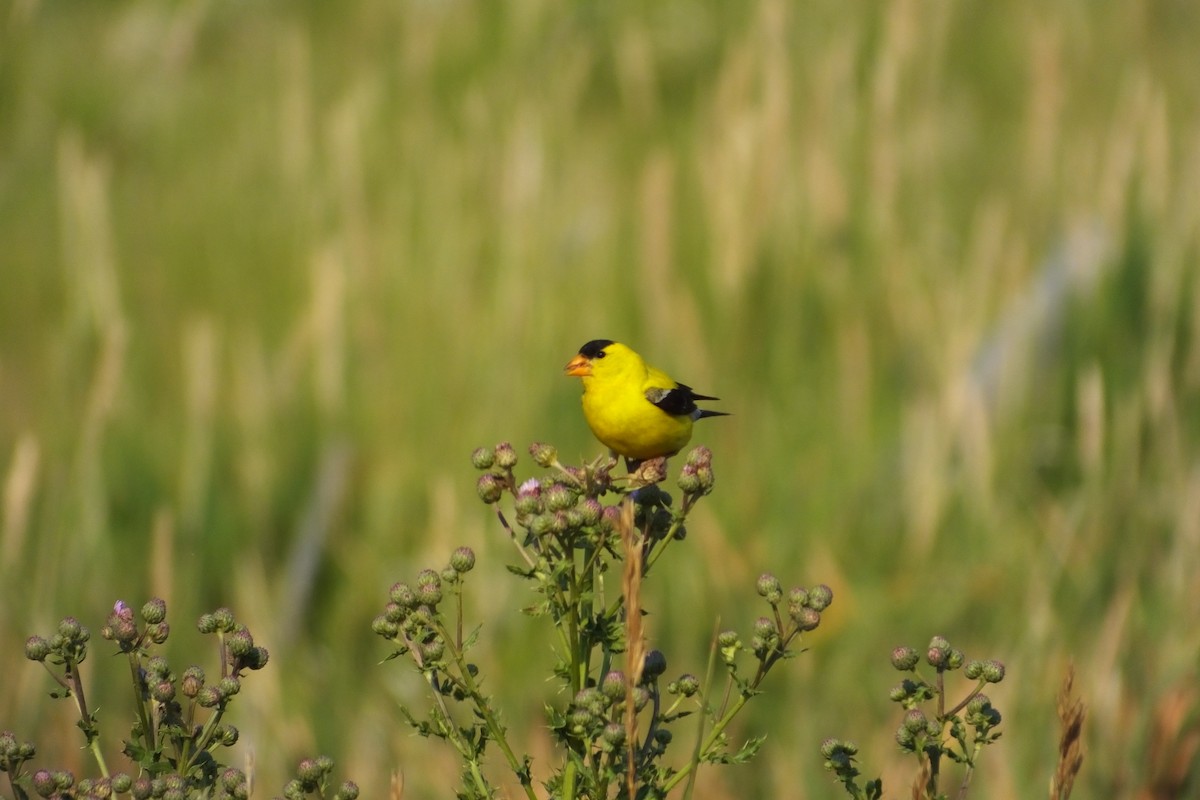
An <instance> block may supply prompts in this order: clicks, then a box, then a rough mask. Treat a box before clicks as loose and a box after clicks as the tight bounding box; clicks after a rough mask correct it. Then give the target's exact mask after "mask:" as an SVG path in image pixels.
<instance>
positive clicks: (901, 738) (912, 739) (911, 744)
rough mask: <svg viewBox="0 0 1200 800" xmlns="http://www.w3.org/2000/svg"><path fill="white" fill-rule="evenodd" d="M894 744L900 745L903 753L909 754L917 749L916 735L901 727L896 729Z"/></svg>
mask: <svg viewBox="0 0 1200 800" xmlns="http://www.w3.org/2000/svg"><path fill="white" fill-rule="evenodd" d="M896 744H898V745H900V749H901V750H903V751H904V752H906V753H911V752H913V751H914V750H916V749H917V735H916V734H915V733H913V732H912V731H910V730H909V729H908V728H907V727H906V726H904V725H901V726H900V727H899V728H897V729H896Z"/></svg>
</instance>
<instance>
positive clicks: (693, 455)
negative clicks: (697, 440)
mask: <svg viewBox="0 0 1200 800" xmlns="http://www.w3.org/2000/svg"><path fill="white" fill-rule="evenodd" d="M686 463H687V465H688V466H692V467H707V466H708V465H709V464H711V463H712V451H711V450H709V449H708V448H707V447H704V446H703V445H701V446H700V447H693V448H692V450H691V451H690V452H689V453H688V454H687V461H686Z"/></svg>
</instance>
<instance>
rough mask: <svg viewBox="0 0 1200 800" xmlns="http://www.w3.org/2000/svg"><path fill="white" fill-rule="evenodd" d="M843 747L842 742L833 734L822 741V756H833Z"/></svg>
mask: <svg viewBox="0 0 1200 800" xmlns="http://www.w3.org/2000/svg"><path fill="white" fill-rule="evenodd" d="M841 749H842V743H841V742H839V741H838V740H837V739H834V738H833V737H832V736H831V737H829V738H828V739H825V740H824V741H823V742H821V756H822V757H823V758H827V759H828V758H833V754H834V753H837V752H839V751H840V750H841Z"/></svg>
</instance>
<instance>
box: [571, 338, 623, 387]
mask: <svg viewBox="0 0 1200 800" xmlns="http://www.w3.org/2000/svg"><path fill="white" fill-rule="evenodd" d="M616 344H617V343H616V342H614V341H613V340H612V339H592V340H591V341H590V342H588V343H587V344H585V345H584V346H583V347H581V348H579V352H578V353H577V354H576V355H575V357H574V358H572V359H571V360H570V361H568V362H567V366H566V367H564V371H565V372H566V373H567V374H568V375H571V376H573V377H576V378H590V377H591V376H592V371H593V365H594V364H595V363H596V362H597V361H599V360H600V359H602V358H605V357H607V355H608V353H607V352H606V351H607V350H609V349H611V348H612V347H614V346H616Z"/></svg>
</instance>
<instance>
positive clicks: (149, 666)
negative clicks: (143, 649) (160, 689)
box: [146, 656, 171, 680]
mask: <svg viewBox="0 0 1200 800" xmlns="http://www.w3.org/2000/svg"><path fill="white" fill-rule="evenodd" d="M146 673H147V674H149V675H151V676H152V677H154V678H156V679H159V680H161V679H163V678H166V677H167V676H168V675H170V674H171V665H170V664H168V663H167V660H166V659H165V658H163V657H162V656H152V657H151V658H148V659H146Z"/></svg>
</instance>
